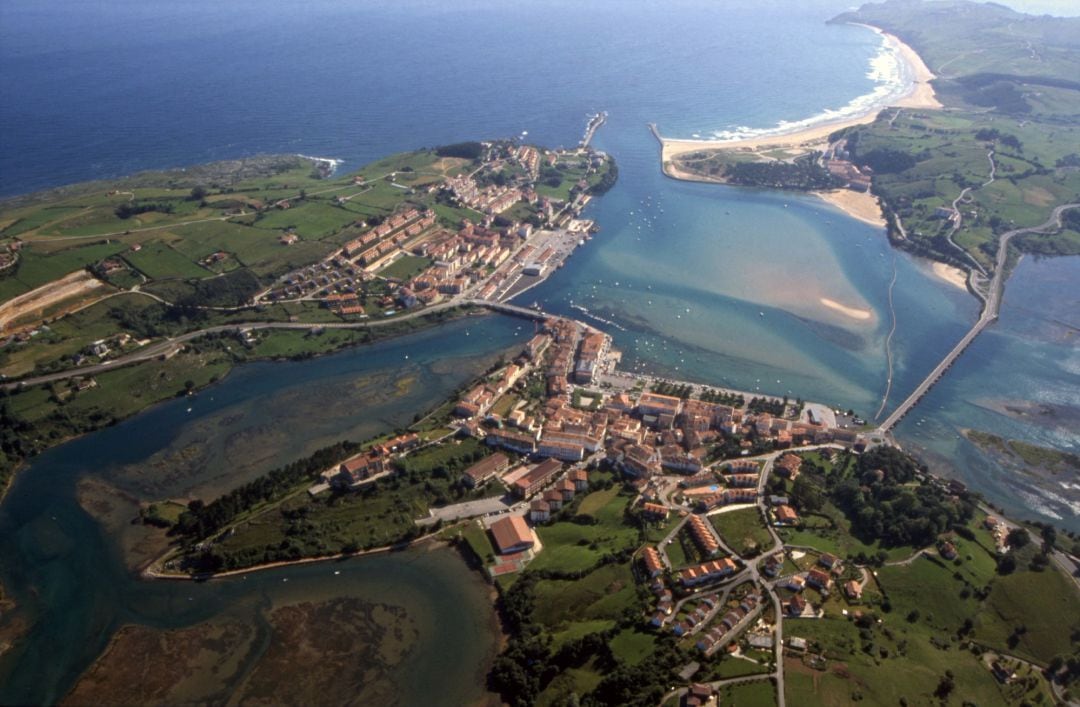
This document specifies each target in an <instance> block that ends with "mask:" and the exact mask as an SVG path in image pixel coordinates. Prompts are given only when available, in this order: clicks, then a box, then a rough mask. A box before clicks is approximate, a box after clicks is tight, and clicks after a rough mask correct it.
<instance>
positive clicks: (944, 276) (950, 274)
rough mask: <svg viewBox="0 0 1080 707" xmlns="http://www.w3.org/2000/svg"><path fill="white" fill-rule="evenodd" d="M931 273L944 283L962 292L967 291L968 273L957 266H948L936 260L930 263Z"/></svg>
mask: <svg viewBox="0 0 1080 707" xmlns="http://www.w3.org/2000/svg"><path fill="white" fill-rule="evenodd" d="M930 272H932V273H933V274H934V276H935V277H937V278H938V279H939V280H941V281H943V282H947V283H949V284H950V285H953V286H954V287H958V288H960V289H961V290H967V273H966V272H964V271H963V270H961V269H960V268H958V267H956V266H955V265H947V264H946V263H939V262H937V261H936V260H935V261H932V262H931V263H930Z"/></svg>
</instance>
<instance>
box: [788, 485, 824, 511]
mask: <svg viewBox="0 0 1080 707" xmlns="http://www.w3.org/2000/svg"><path fill="white" fill-rule="evenodd" d="M791 499H792V501H794V503H795V505H796V506H797V507H798V508H800V509H801V510H803V511H806V512H810V513H812V512H814V511H818V510H821V507H822V506H823V505H825V495H824V494H823V493H822V492H821V489H820V488H818V487H817V486H816V485H815V484H814V483H813V482H812V481H810V479H808V478H806V476H799V477H798V478H797V479H795V484H794V485H793V486H792V489H791Z"/></svg>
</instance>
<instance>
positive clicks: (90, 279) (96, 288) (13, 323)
mask: <svg viewBox="0 0 1080 707" xmlns="http://www.w3.org/2000/svg"><path fill="white" fill-rule="evenodd" d="M104 289H106V286H105V284H104V283H102V282H101V281H100V280H97V279H95V278H94V276H92V275H91V274H90V273H88V272H86V271H85V270H77V271H75V272H73V273H70V274H68V275H65V276H64V277H62V278H60V279H59V280H54V281H52V282H50V283H48V284H46V285H42V286H41V287H38V288H37V289H34V290H31V291H29V292H26V293H23V294H21V295H19V296H18V297H13V298H12V299H10V300H8V301H7V302H4V303H3V304H0V333H3V334H12V333H14V332H15V331H17V330H18V329H25V328H31V327H33V326H35V325H36V324H37V323H38V321H39V320H40V319H41V317H42V316H43V315H44V314H45V312H46V311H47V310H49V309H50V308H52V307H54V306H56V305H58V304H61V303H62V302H68V301H70V307H68V308H62V309H61V310H59V311H56V312H54V313H50V316H61V315H63V314H66V313H67V310H68V309H76V308H79V307H82V306H83V305H85V304H86V301H87V300H88V299H90V298H92V297H94V296H97V295H103V294H105V293H104V292H100V290H104Z"/></svg>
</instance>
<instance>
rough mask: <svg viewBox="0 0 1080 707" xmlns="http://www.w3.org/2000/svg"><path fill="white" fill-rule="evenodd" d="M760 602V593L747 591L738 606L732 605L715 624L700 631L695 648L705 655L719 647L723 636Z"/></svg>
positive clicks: (723, 642) (721, 644)
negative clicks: (706, 629) (702, 631)
mask: <svg viewBox="0 0 1080 707" xmlns="http://www.w3.org/2000/svg"><path fill="white" fill-rule="evenodd" d="M760 604H761V594H759V593H757V592H749V593H747V595H746V596H744V597H743V598H742V600H741V601H740V602H739V604H738V606H735V607H733V608H732V609H731V610H730V611H728V612H727V613H725V614H724V616H723V617H722V618H721V619H720V620H719V621H718V622H717V623H716V625H714V626H713V627H711V628H710V629H709V630H708V631H705V632H704V633H702V635H701V638H699V639H698V641H697V644H696V647H697V649H698V650H699V651H701V652H702V653H704V654H705V655H707V656H709V655H712V654H713V653H715V652H716V651H718V650H719V649H721V648H722V647H723V646H724V645H725V644H726V641H725V640H724V639H725V637H726V636H728V635H729V634H730V633H731V632H732V631H734V630H735V627H736V626H738V625H739V622H741V621H742V620H743V619H745V618H746V617H747V616H749V615H750V613H751V612H753V611H754V610H756V609H757V607H758V606H759V605H760Z"/></svg>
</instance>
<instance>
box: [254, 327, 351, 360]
mask: <svg viewBox="0 0 1080 707" xmlns="http://www.w3.org/2000/svg"><path fill="white" fill-rule="evenodd" d="M365 339H366V332H363V331H357V330H350V329H338V330H332V329H331V330H324V331H323V332H322V333H321V334H311V333H310V332H306V331H297V330H292V329H281V330H276V331H275V330H271V331H270V332H268V333H261V334H259V338H258V343H257V344H255V346H254V347H252V349H251V354H252V355H254V356H258V357H260V358H288V357H290V356H298V355H301V354H314V353H325V352H328V351H336V350H337V349H340V348H342V347H345V346H349V345H352V344H358V343H361V342H363V341H365Z"/></svg>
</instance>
